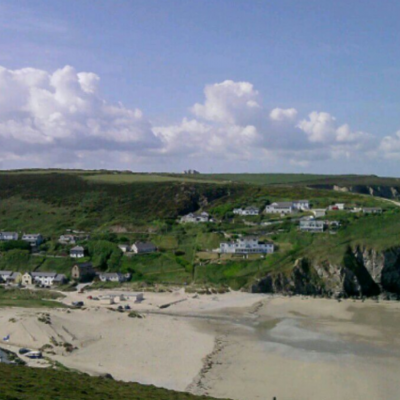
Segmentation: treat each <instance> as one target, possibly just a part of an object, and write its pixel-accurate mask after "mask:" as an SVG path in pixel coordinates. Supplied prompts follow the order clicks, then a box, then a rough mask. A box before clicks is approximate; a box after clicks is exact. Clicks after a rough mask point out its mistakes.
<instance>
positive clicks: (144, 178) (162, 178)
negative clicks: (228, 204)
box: [85, 173, 220, 184]
mask: <svg viewBox="0 0 400 400" xmlns="http://www.w3.org/2000/svg"><path fill="white" fill-rule="evenodd" d="M85 179H87V180H89V181H92V182H102V183H112V184H126V183H143V182H146V183H160V182H192V183H193V182H195V183H198V182H199V180H198V179H195V178H191V177H190V176H188V175H178V174H176V175H167V174H132V173H130V174H124V173H122V174H121V173H114V174H96V175H87V176H85ZM201 181H202V182H203V183H220V182H219V180H216V179H212V178H210V179H201Z"/></svg>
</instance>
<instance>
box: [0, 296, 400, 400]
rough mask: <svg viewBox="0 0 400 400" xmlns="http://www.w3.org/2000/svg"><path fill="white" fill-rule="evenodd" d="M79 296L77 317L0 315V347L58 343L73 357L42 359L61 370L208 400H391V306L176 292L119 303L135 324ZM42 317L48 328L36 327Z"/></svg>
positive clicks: (394, 395)
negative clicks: (4, 339) (134, 314)
mask: <svg viewBox="0 0 400 400" xmlns="http://www.w3.org/2000/svg"><path fill="white" fill-rule="evenodd" d="M88 294H89V293H87V294H84V295H83V294H78V293H68V294H67V297H66V299H65V302H66V303H69V304H70V303H71V302H72V301H77V300H83V301H85V306H86V307H87V308H86V309H85V310H72V311H67V310H62V309H57V310H31V309H29V310H26V309H11V308H8V309H0V336H5V335H7V334H10V336H11V339H10V342H9V343H8V344H6V345H5V344H1V346H3V347H8V348H9V349H14V350H15V349H17V348H18V347H30V348H32V349H39V348H40V347H41V346H43V345H44V344H48V343H50V342H52V341H53V342H54V340H56V341H57V342H59V343H65V342H67V343H71V344H72V345H73V346H76V347H77V350H75V351H73V352H72V353H68V352H66V350H65V349H64V348H63V347H62V346H55V347H54V349H52V351H54V352H55V354H49V356H50V358H52V359H53V360H57V361H60V362H61V363H62V364H64V365H66V366H67V367H70V368H75V369H78V370H81V371H85V372H88V373H91V374H101V373H111V374H112V375H113V376H114V378H116V379H120V380H126V381H137V382H141V383H151V384H155V385H157V386H163V387H167V388H171V389H176V390H189V391H191V392H193V393H197V394H210V395H212V396H215V397H228V398H232V399H238V400H253V399H272V398H273V397H274V396H276V397H277V399H278V400H303V399H304V400H321V399H324V400H336V399H352V400H361V399H362V400H370V399H371V400H372V399H373V400H376V399H385V400H397V399H398V398H399V395H398V393H399V389H400V384H399V383H398V376H399V374H400V338H399V337H398V334H397V332H398V331H399V328H400V303H394V302H381V303H379V304H376V303H375V302H373V301H366V302H365V303H362V302H360V301H358V302H353V301H350V300H348V301H343V302H341V303H338V302H337V301H334V300H323V299H305V298H301V297H294V298H286V297H280V296H265V295H251V294H247V293H228V294H224V295H215V296H214V295H211V296H206V295H203V296H193V295H191V294H185V293H184V291H182V290H181V291H177V292H175V293H162V294H156V293H146V294H145V301H143V302H142V303H141V304H135V303H134V300H135V298H134V297H131V298H129V299H127V300H123V301H122V302H121V304H122V305H125V304H129V305H130V306H131V307H132V309H134V310H135V311H138V312H140V313H141V314H142V315H144V316H145V318H143V319H137V318H129V317H128V315H127V313H118V312H115V311H111V310H109V308H110V307H111V308H114V309H115V308H116V307H117V306H118V304H117V305H110V304H109V301H108V300H105V298H104V296H106V295H107V296H108V295H110V294H111V295H112V297H113V296H114V295H115V296H117V295H120V294H121V292H116V291H113V292H110V291H101V292H100V291H99V292H90V295H92V296H95V297H96V296H103V300H101V301H95V300H88V299H87V298H86V297H87V295H88ZM107 298H108V297H107ZM165 304H171V305H170V306H169V307H168V308H165V309H160V306H161V305H165ZM43 312H46V313H49V314H50V318H51V324H50V325H47V324H44V323H43V322H40V321H39V320H38V317H39V316H40V314H42V313H43ZM12 318H14V319H15V321H14V320H12ZM52 338H53V339H52Z"/></svg>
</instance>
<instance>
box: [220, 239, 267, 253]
mask: <svg viewBox="0 0 400 400" xmlns="http://www.w3.org/2000/svg"><path fill="white" fill-rule="evenodd" d="M220 252H221V253H228V254H270V253H273V252H274V244H273V243H271V242H261V241H260V240H259V239H258V238H257V237H252V236H249V237H245V238H239V239H237V240H236V241H235V242H225V243H221V244H220Z"/></svg>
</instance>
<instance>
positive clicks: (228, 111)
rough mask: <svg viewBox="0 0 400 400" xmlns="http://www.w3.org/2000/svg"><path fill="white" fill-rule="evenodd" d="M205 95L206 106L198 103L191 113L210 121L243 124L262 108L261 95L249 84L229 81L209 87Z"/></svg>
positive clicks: (205, 90)
mask: <svg viewBox="0 0 400 400" xmlns="http://www.w3.org/2000/svg"><path fill="white" fill-rule="evenodd" d="M204 94H205V97H206V99H205V102H204V104H200V103H196V104H195V105H194V106H193V107H192V109H191V111H192V112H193V114H194V115H195V116H196V117H199V118H203V119H205V120H208V121H212V122H221V123H228V124H241V123H243V122H244V121H246V120H247V119H248V118H251V116H252V115H254V112H255V111H256V110H257V109H258V108H260V105H259V103H258V96H259V94H258V92H257V91H256V90H254V88H253V85H252V84H251V83H249V82H233V81H230V80H227V81H224V82H222V83H215V84H214V85H207V86H206V88H205V89H204Z"/></svg>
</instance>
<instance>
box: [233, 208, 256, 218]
mask: <svg viewBox="0 0 400 400" xmlns="http://www.w3.org/2000/svg"><path fill="white" fill-rule="evenodd" d="M233 213H234V214H237V215H243V216H247V215H258V214H259V213H260V211H259V209H258V208H257V207H253V206H250V207H246V208H235V209H234V210H233Z"/></svg>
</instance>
